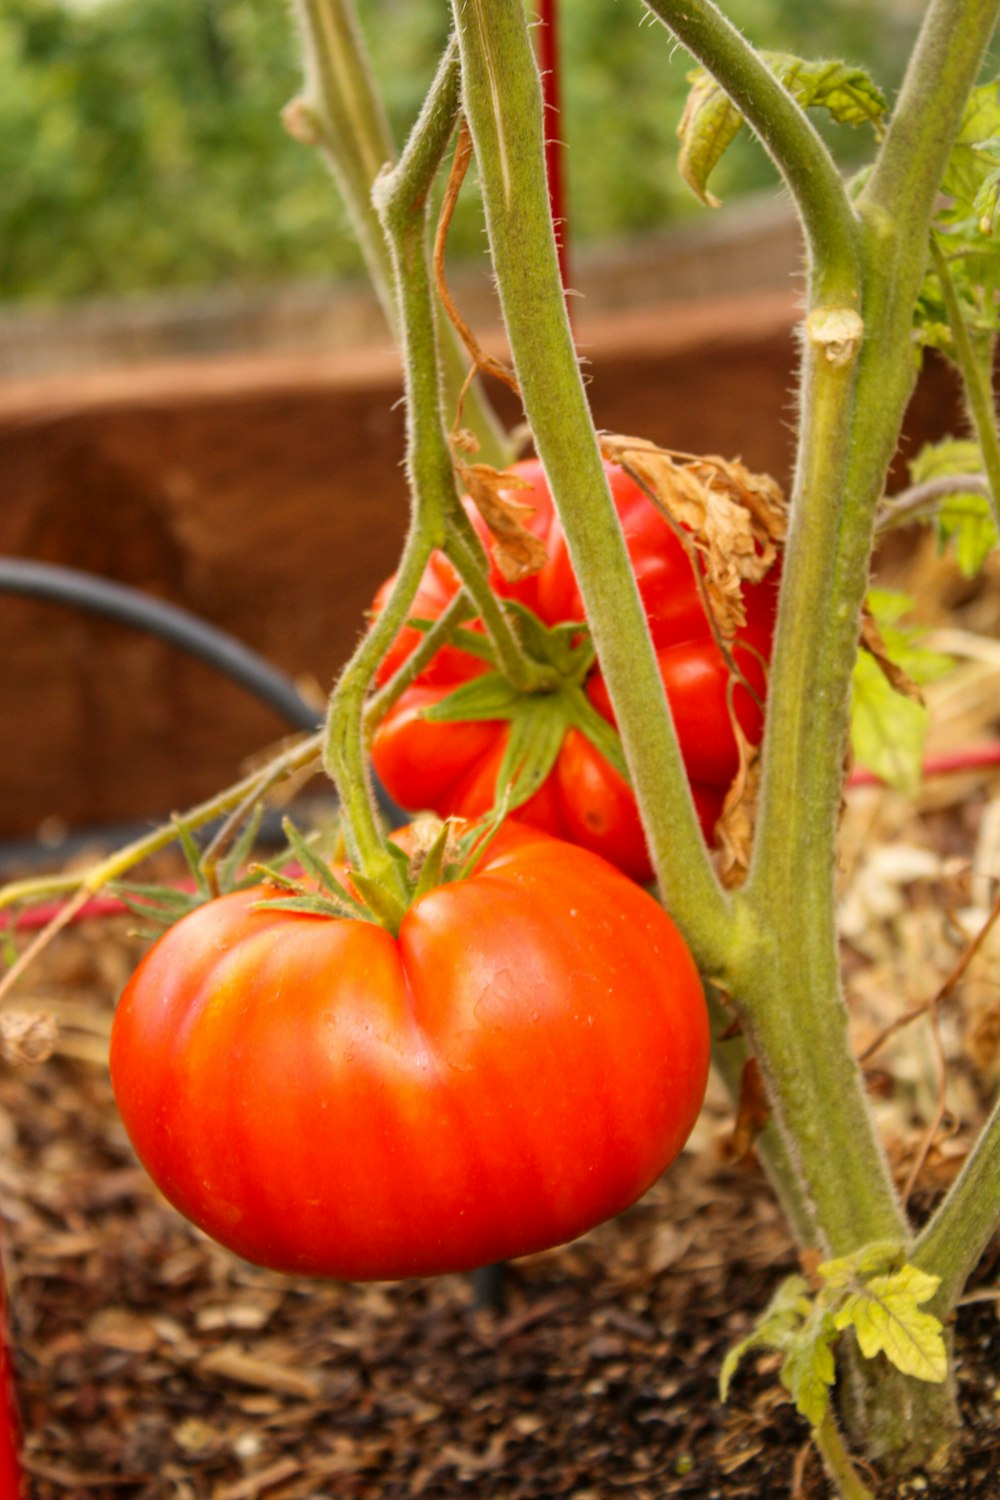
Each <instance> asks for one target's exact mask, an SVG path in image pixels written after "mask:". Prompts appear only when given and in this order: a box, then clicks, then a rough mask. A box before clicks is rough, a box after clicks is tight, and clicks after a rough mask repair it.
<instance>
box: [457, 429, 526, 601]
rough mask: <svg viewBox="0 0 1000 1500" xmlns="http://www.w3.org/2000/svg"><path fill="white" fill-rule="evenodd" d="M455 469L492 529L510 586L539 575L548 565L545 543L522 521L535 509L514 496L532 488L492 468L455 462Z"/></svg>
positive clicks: (496, 553)
mask: <svg viewBox="0 0 1000 1500" xmlns="http://www.w3.org/2000/svg"><path fill="white" fill-rule="evenodd" d="M455 468H456V472H457V474H458V478H459V482H460V483H461V485H462V486H463V488H464V489H465V491H466V493H467V494H468V496H469V498H470V499H471V500H472V503H473V504H474V505H475V507H476V509H477V510H478V512H479V514H480V515H481V516H482V518H483V520H484V521H485V522H486V525H487V526H488V527H489V529H490V533H491V535H492V537H493V539H494V545H493V557H494V559H495V561H496V565H497V567H498V568H499V569H500V572H501V573H502V574H503V576H504V578H505V579H506V580H507V582H508V583H516V582H517V580H518V579H519V578H528V577H530V575H531V574H532V573H537V572H538V571H539V569H540V568H542V567H544V565H545V559H546V556H547V553H546V551H545V543H544V542H543V541H542V540H541V539H540V538H539V537H537V536H535V535H534V533H533V532H531V531H529V530H528V528H527V526H525V524H524V521H523V519H522V517H524V516H530V515H531V514H532V512H533V509H534V507H533V506H530V505H522V504H521V503H520V501H518V500H514V499H513V498H512V496H511V491H512V490H528V489H530V488H531V486H530V485H529V484H528V483H527V482H526V481H525V480H523V479H518V478H517V477H516V476H515V475H511V474H504V473H502V472H501V471H500V470H499V469H494V468H493V467H492V466H491V465H490V464H466V463H462V461H461V460H460V459H456V461H455Z"/></svg>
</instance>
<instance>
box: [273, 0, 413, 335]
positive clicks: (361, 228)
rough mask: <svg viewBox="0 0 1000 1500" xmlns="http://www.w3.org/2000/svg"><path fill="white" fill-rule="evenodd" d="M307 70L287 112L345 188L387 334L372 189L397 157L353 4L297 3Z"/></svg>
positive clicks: (331, 0)
mask: <svg viewBox="0 0 1000 1500" xmlns="http://www.w3.org/2000/svg"><path fill="white" fill-rule="evenodd" d="M293 5H294V9H295V13H296V17H297V20H298V27H299V36H300V39H301V45H302V57H303V63H304V71H305V78H304V90H303V94H302V97H301V98H300V99H296V100H295V101H294V102H293V103H292V104H290V105H289V106H288V109H287V111H286V114H285V121H286V124H287V126H288V128H289V130H290V131H291V133H292V134H293V135H295V137H296V138H297V139H299V140H303V141H305V142H306V143H307V144H309V145H317V146H319V147H320V148H321V150H322V152H323V155H324V157H325V159H326V162H327V164H328V166H329V168H330V170H331V172H332V173H333V177H334V180H335V181H336V183H337V186H338V188H339V189H340V195H341V197H342V198H343V200H344V206H345V208H346V209H347V213H348V217H349V218H350V220H351V226H352V228H353V230H354V233H355V236H356V238H357V241H358V245H359V246H360V249H361V254H362V256H363V258H364V262H365V267H366V269H367V271H368V275H369V278H370V279H371V283H372V286H373V288H374V290H375V294H376V296H377V297H378V299H379V302H380V303H381V305H382V311H383V312H384V313H385V316H386V321H387V322H388V324H389V327H390V328H393V329H394V328H395V326H396V305H395V300H394V297H393V291H392V263H391V260H390V256H389V249H388V246H387V245H386V242H385V236H384V235H383V233H382V228H381V226H380V224H379V222H378V215H377V214H376V212H375V209H374V207H373V205H372V201H371V189H372V183H373V182H374V181H375V178H376V177H377V176H378V174H379V172H380V171H381V170H382V167H383V166H384V165H385V164H386V163H387V162H392V161H394V160H395V157H396V148H395V146H394V144H393V140H392V135H391V133H390V130H389V122H388V120H387V119H386V116H385V111H384V109H383V107H382V101H381V99H380V98H379V95H378V92H377V90H376V88H375V84H374V81H373V79H372V75H371V71H370V69H369V67H368V60H367V57H366V55H365V48H364V41H363V39H362V36H361V29H360V27H359V25H358V20H357V15H356V13H355V9H354V5H353V3H352V0H293Z"/></svg>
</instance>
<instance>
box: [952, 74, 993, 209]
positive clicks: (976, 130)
mask: <svg viewBox="0 0 1000 1500" xmlns="http://www.w3.org/2000/svg"><path fill="white" fill-rule="evenodd" d="M997 136H1000V85H998V83H997V80H995V79H994V80H993V81H992V82H991V83H984V84H982V85H981V86H980V87H979V88H977V89H973V91H972V93H971V94H970V95H969V98H968V102H967V103H966V106H965V110H964V113H963V115H962V123H961V126H960V127H959V131H958V135H957V136H956V137H955V144H954V146H953V147H952V149H951V155H950V157H949V158H948V166H947V168H946V169H945V174H944V179H943V181H942V183H941V187H942V190H943V191H944V192H945V193H947V194H948V196H949V197H950V198H954V199H956V200H957V202H958V203H959V204H960V205H962V206H963V208H964V209H966V210H967V211H968V212H969V213H970V214H974V213H975V209H974V205H975V202H976V198H977V196H978V194H979V193H980V191H981V190H982V188H983V185H984V183H985V182H986V181H987V179H988V178H989V177H991V176H992V175H993V174H994V173H995V171H996V168H997V166H998V165H1000V153H997V151H996V150H995V149H994V148H995V144H996V140H995V138H996V137H997Z"/></svg>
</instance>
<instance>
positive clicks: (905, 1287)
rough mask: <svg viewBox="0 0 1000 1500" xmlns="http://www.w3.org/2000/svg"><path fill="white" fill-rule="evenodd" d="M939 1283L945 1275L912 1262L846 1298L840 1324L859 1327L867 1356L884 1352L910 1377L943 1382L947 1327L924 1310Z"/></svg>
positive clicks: (836, 1320) (837, 1317) (840, 1326)
mask: <svg viewBox="0 0 1000 1500" xmlns="http://www.w3.org/2000/svg"><path fill="white" fill-rule="evenodd" d="M939 1285H940V1278H939V1277H937V1276H929V1275H927V1273H926V1272H924V1271H920V1270H918V1269H917V1268H916V1266H910V1265H906V1266H903V1267H902V1269H901V1270H899V1271H896V1272H894V1273H893V1274H892V1275H889V1276H875V1277H873V1278H872V1280H871V1281H868V1282H866V1283H865V1285H864V1287H863V1288H862V1290H860V1291H858V1292H853V1293H852V1294H851V1295H850V1296H848V1297H847V1298H846V1300H845V1301H844V1303H843V1305H842V1306H841V1307H840V1308H839V1309H838V1311H837V1312H836V1314H835V1315H834V1324H835V1326H836V1327H837V1328H838V1329H841V1330H842V1329H845V1328H853V1329H854V1331H855V1333H856V1335H857V1339H858V1345H859V1347H860V1349H861V1352H862V1354H863V1355H864V1356H865V1358H866V1359H874V1357H875V1355H876V1354H884V1355H885V1356H886V1358H887V1359H889V1360H891V1362H892V1363H893V1364H894V1365H895V1366H896V1368H897V1369H898V1370H901V1371H902V1372H903V1374H904V1375H912V1376H913V1378H914V1379H915V1380H927V1381H932V1382H939V1381H942V1380H944V1379H945V1377H946V1375H947V1373H948V1354H947V1350H946V1349H945V1343H944V1336H943V1329H942V1326H941V1323H940V1321H939V1319H937V1318H935V1317H934V1316H933V1315H932V1314H931V1313H926V1312H922V1311H921V1309H920V1303H921V1302H926V1301H928V1299H929V1298H930V1297H932V1296H933V1295H934V1293H935V1292H936V1290H937V1288H938V1286H939Z"/></svg>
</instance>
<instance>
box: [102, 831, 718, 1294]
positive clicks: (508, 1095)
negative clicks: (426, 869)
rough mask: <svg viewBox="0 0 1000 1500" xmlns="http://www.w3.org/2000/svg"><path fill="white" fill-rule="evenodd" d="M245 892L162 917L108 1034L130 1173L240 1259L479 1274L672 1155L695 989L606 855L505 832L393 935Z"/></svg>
mask: <svg viewBox="0 0 1000 1500" xmlns="http://www.w3.org/2000/svg"><path fill="white" fill-rule="evenodd" d="M263 894H264V890H263V888H257V889H252V890H249V891H238V892H235V893H233V894H230V895H226V896H222V897H220V898H218V899H216V900H214V901H211V902H209V903H208V904H207V905H205V906H202V907H199V908H198V909H197V910H195V911H194V912H192V913H191V914H190V915H188V916H187V917H185V918H183V919H182V920H181V921H180V922H178V923H177V924H176V925H175V926H173V927H172V928H171V929H170V930H169V931H168V932H167V933H166V934H165V935H164V936H163V937H162V938H161V939H160V941H159V942H158V943H157V944H156V945H155V946H154V947H153V948H152V949H151V951H150V952H149V954H148V955H147V956H146V958H145V959H144V961H143V962H142V964H141V965H140V967H139V968H138V970H137V971H136V973H135V975H134V976H133V978H132V979H131V981H130V983H129V985H128V987H127V988H126V990H125V993H124V995H123V997H122V1000H121V1003H120V1005H119V1008H118V1011H117V1013H116V1016H115V1022H114V1030H113V1034H112V1042H111V1073H112V1081H113V1084H114V1089H115V1096H116V1099H117V1102H118V1106H119V1109H120V1111H121V1115H122V1118H123V1120H124V1122H125V1125H126V1128H127V1130H128V1132H129V1134H130V1136H131V1138H132V1141H133V1143H134V1145H135V1147H136V1150H137V1152H138V1154H139V1156H140V1158H141V1159H142V1161H143V1162H144V1164H145V1166H146V1168H147V1170H148V1171H149V1173H150V1175H151V1176H152V1177H153V1179H154V1180H155V1181H156V1183H157V1184H158V1185H159V1187H160V1188H161V1190H162V1191H163V1192H164V1193H165V1195H166V1196H167V1197H168V1198H169V1199H170V1201H171V1202H172V1203H174V1204H175V1205H176V1206H177V1207H178V1208H179V1209H180V1210H181V1212H182V1213H184V1214H186V1215H187V1216H188V1217H189V1218H190V1219H192V1220H194V1222H195V1223H196V1224H198V1225H200V1226H201V1228H203V1229H204V1230H206V1231H207V1232H208V1233H209V1234H211V1235H212V1236H214V1237H215V1238H216V1239H218V1240H220V1241H222V1243H223V1244H225V1245H228V1246H229V1247H231V1248H232V1249H233V1250H235V1251H237V1252H238V1253H239V1254H240V1255H243V1256H245V1257H246V1258H247V1259H249V1260H252V1261H256V1262H259V1263H261V1264H264V1265H268V1266H271V1267H274V1268H276V1269H280V1270H286V1271H294V1272H300V1273H307V1274H311V1275H323V1276H336V1277H346V1278H354V1279H365V1278H394V1277H402V1276H414V1275H428V1274H432V1273H438V1272H444V1271H455V1270H461V1269H466V1268H471V1267H474V1266H478V1265H484V1264H487V1263H489V1262H491V1261H494V1260H497V1259H499V1258H506V1257H509V1256H515V1255H523V1254H525V1253H527V1252H529V1251H534V1250H538V1249H540V1248H542V1247H544V1246H548V1245H552V1244H556V1243H559V1242H561V1241H563V1240H566V1239H570V1238H572V1237H573V1236H575V1235H577V1234H579V1233H581V1232H582V1231H584V1230H585V1229H587V1228H589V1227H591V1226H592V1225H594V1224H596V1223H598V1222H599V1221H601V1220H603V1219H605V1218H607V1217H609V1216H610V1215H612V1214H615V1213H617V1212H619V1211H620V1210H621V1209H623V1208H625V1207H627V1206H628V1205H629V1204H630V1203H632V1202H633V1201H634V1200H635V1199H636V1198H637V1197H638V1196H639V1195H640V1194H641V1193H642V1192H644V1191H645V1189H646V1188H647V1187H649V1185H650V1184H651V1183H652V1182H653V1181H654V1180H655V1178H656V1177H657V1176H658V1175H659V1174H660V1172H662V1171H663V1169H664V1168H665V1167H666V1165H667V1164H668V1163H669V1162H670V1161H671V1160H672V1159H673V1157H674V1156H675V1155H676V1154H677V1152H678V1151H679V1150H680V1149H681V1146H682V1145H683V1144H684V1141H685V1139H686V1137H687V1135H688V1133H689V1131H690V1129H691V1126H692V1125H693V1123H694V1120H695V1117H696V1115H697V1113H698V1110H699V1108H700V1105H701V1101H702V1097H703V1093H704V1088H705V1081H706V1076H707V1069H708V1051H709V1037H708V1023H707V1015H706V1010H705V1003H704V999H703V995H702V989H701V984H700V981H699V979H698V975H697V972H696V970H695V967H694V963H693V961H692V959H691V958H690V956H689V954H688V951H687V949H686V947H685V945H684V943H683V941H682V939H681V938H680V936H679V934H678V933H677V930H676V928H675V927H674V925H673V923H672V922H671V920H670V918H669V917H668V916H667V915H666V913H665V912H664V911H663V910H662V908H660V907H659V906H658V905H657V904H656V902H654V901H653V900H652V898H651V897H649V896H648V895H646V893H645V892H644V891H642V890H640V889H639V888H638V887H637V886H635V885H633V884H632V883H631V882H630V881H628V880H627V879H625V878H624V877H623V876H622V875H621V874H620V873H619V872H618V871H617V870H615V869H613V868H612V867H611V866H610V865H608V864H607V863H606V862H605V861H603V860H601V859H598V858H597V857H595V856H594V855H592V854H589V853H587V852H586V851H583V850H580V849H576V848H573V847H571V846H569V845H567V844H564V843H560V842H557V841H556V840H553V839H550V838H548V837H547V836H545V835H542V834H539V833H537V832H536V831H534V830H525V829H519V828H517V827H516V826H510V825H509V826H508V828H505V829H504V830H503V831H502V833H501V835H500V836H499V838H498V839H497V840H496V841H495V842H494V843H493V845H492V846H491V847H490V849H489V850H488V852H487V853H486V854H485V856H484V857H483V858H482V860H481V862H480V864H479V866H478V867H477V868H476V869H475V871H474V873H473V874H472V875H471V876H469V878H466V879H462V880H458V881H454V882H452V883H445V884H441V885H438V886H436V887H434V888H432V889H431V890H429V891H427V892H426V893H425V894H423V895H420V896H418V897H417V899H416V900H415V901H414V903H413V904H412V905H411V906H410V908H409V909H408V910H407V912H406V914H405V916H404V917H403V920H402V924H401V926H400V930H399V933H398V936H395V937H394V936H393V935H392V934H391V933H390V932H388V931H387V930H385V928H383V927H381V926H379V925H377V924H375V923H373V922H369V921H360V920H348V919H343V918H337V917H327V916H317V915H309V914H304V913H302V912H298V911H289V910H285V909H279V908H277V907H275V906H274V905H273V903H270V902H269V901H268V900H267V899H266V898H265V899H263V900H262V895H263ZM272 894H273V893H272Z"/></svg>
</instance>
